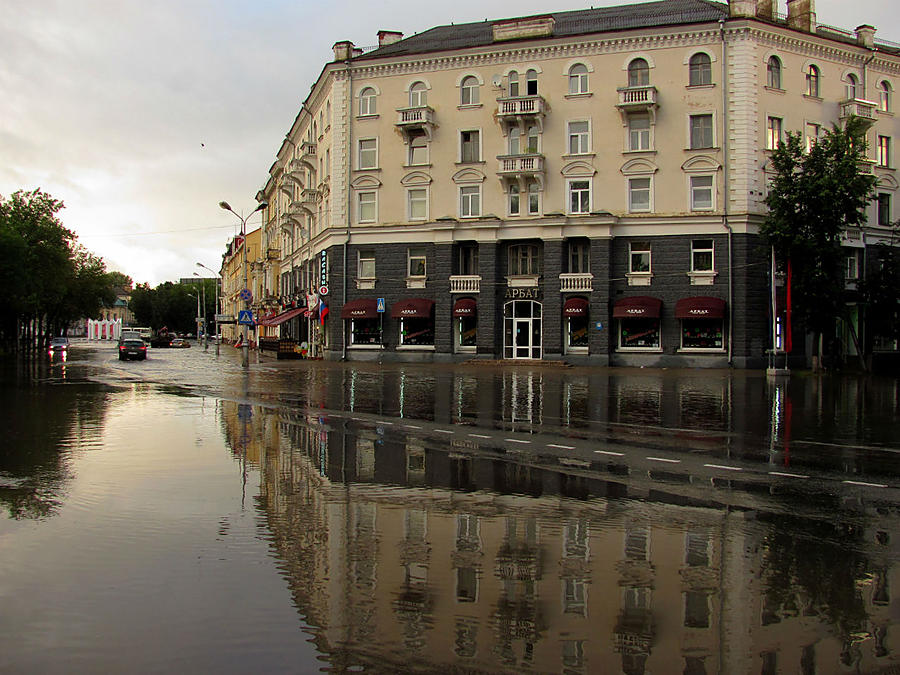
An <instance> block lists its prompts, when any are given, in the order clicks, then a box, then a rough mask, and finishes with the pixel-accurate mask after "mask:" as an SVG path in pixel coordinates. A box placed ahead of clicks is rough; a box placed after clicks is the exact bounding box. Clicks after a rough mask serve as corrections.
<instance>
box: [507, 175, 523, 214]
mask: <svg viewBox="0 0 900 675" xmlns="http://www.w3.org/2000/svg"><path fill="white" fill-rule="evenodd" d="M508 194H509V215H511V216H517V215H519V207H520V205H519V184H518V183H510V184H509V193H508Z"/></svg>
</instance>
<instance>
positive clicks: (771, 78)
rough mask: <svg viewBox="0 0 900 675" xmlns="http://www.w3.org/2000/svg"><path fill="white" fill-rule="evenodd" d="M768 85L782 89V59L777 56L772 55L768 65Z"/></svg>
mask: <svg viewBox="0 0 900 675" xmlns="http://www.w3.org/2000/svg"><path fill="white" fill-rule="evenodd" d="M766 86H767V87H771V88H772V89H781V59H779V58H778V57H777V56H770V57H769V62H768V64H767V65H766Z"/></svg>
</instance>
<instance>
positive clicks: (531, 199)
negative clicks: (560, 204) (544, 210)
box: [528, 183, 541, 216]
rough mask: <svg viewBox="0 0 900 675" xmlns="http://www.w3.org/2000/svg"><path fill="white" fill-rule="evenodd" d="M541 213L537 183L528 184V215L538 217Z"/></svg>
mask: <svg viewBox="0 0 900 675" xmlns="http://www.w3.org/2000/svg"><path fill="white" fill-rule="evenodd" d="M540 212H541V192H540V187H539V186H538V184H537V183H529V184H528V215H532V216H534V215H538V214H540Z"/></svg>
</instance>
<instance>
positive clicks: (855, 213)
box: [760, 117, 876, 357]
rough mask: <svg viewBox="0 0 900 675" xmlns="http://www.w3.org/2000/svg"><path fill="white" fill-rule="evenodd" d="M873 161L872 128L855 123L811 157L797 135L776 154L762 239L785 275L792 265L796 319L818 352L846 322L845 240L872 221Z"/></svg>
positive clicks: (828, 137)
mask: <svg viewBox="0 0 900 675" xmlns="http://www.w3.org/2000/svg"><path fill="white" fill-rule="evenodd" d="M865 161H866V141H865V126H864V121H863V120H861V119H859V118H855V117H854V118H851V119H850V120H849V122H848V123H847V125H846V126H845V127H844V128H840V127H837V126H834V127H833V128H832V129H831V130H829V131H826V132H825V134H824V136H823V138H821V139H820V140H819V142H818V143H816V144H815V145H813V146H812V148H810V150H809V151H808V152H807V151H806V149H805V147H804V143H803V137H802V135H801V134H800V133H793V132H788V133H787V134H786V137H785V140H784V142H783V143H782V144H781V145H779V147H778V148H776V149H775V150H774V151H773V152H772V157H771V161H770V166H771V167H772V170H773V173H774V178H773V180H772V182H771V185H770V188H769V194H768V196H767V197H766V205H767V206H768V207H769V213H768V215H767V216H766V220H765V222H764V223H763V225H762V227H761V228H760V231H761V233H762V235H763V237H764V239H765V240H766V242H767V243H768V244H770V245H771V246H773V247H774V249H775V256H776V260H777V263H778V266H779V268H780V269H782V270H785V269H786V268H787V265H788V261H790V266H791V271H792V297H793V307H794V312H795V317H796V318H797V319H798V320H799V323H801V324H802V325H804V326H805V327H806V328H807V329H809V330H810V331H812V333H813V335H814V338H815V339H814V343H815V344H818V343H819V338H820V337H821V336H822V335H825V334H828V333H829V332H830V331H833V330H834V324H835V320H836V319H837V318H840V317H845V315H846V303H845V291H844V280H843V273H842V270H843V254H842V251H841V236H842V233H843V232H844V231H845V230H846V229H848V228H852V227H859V226H860V225H862V224H863V223H864V222H865V220H866V206H867V205H868V204H869V202H870V201H871V199H872V195H873V191H874V188H875V183H876V179H875V177H874V176H872V175H870V174H867V173H866V172H865V170H864V169H863V166H864V165H865ZM850 325H851V326H852V323H851V324H850ZM819 356H820V357H821V356H822V355H821V354H819Z"/></svg>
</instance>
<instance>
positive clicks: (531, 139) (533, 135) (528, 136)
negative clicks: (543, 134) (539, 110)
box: [525, 127, 540, 155]
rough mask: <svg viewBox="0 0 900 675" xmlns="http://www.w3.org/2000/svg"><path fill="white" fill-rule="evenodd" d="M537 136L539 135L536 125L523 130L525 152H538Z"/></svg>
mask: <svg viewBox="0 0 900 675" xmlns="http://www.w3.org/2000/svg"><path fill="white" fill-rule="evenodd" d="M539 138H540V136H539V134H538V128H537V127H528V129H527V130H526V132H525V152H527V153H528V154H530V155H535V154H537V153H538V152H540V150H538V147H539V143H538V139H539Z"/></svg>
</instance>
